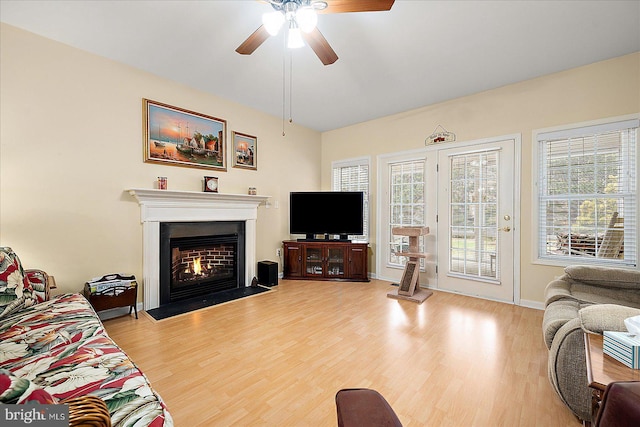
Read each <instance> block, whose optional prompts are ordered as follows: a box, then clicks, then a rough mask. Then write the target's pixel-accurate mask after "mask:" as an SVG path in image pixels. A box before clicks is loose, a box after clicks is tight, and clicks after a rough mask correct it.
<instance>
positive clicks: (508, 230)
mask: <svg viewBox="0 0 640 427" xmlns="http://www.w3.org/2000/svg"><path fill="white" fill-rule="evenodd" d="M499 230H500V231H504V232H506V233H508V232H510V231H511V227H509V226H508V225H507V226H505V227H502V228H500V229H499Z"/></svg>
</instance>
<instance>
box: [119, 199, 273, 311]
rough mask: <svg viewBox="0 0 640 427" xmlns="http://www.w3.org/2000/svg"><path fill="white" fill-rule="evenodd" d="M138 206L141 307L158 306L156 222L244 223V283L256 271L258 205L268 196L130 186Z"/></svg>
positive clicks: (158, 231) (158, 241)
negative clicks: (140, 227) (141, 261)
mask: <svg viewBox="0 0 640 427" xmlns="http://www.w3.org/2000/svg"><path fill="white" fill-rule="evenodd" d="M127 191H128V192H129V194H131V195H132V196H133V197H135V198H136V200H137V201H138V203H139V205H140V222H141V223H142V240H143V243H142V260H143V263H142V273H143V286H144V297H143V305H144V309H145V310H149V309H152V308H156V307H158V306H159V305H160V257H159V253H160V223H161V222H186V221H191V222H197V221H244V222H245V238H246V243H245V248H246V253H245V284H247V285H248V284H249V283H251V279H252V278H253V277H254V276H255V270H256V219H257V217H258V206H259V205H260V204H261V203H262V202H264V201H266V200H267V199H268V198H269V196H254V195H248V194H223V193H206V192H198V191H170V190H153V189H141V188H133V189H130V190H127Z"/></svg>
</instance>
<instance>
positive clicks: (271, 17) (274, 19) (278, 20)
mask: <svg viewBox="0 0 640 427" xmlns="http://www.w3.org/2000/svg"><path fill="white" fill-rule="evenodd" d="M284 21H285V19H284V15H283V14H282V12H279V11H273V12H269V13H264V14H263V15H262V25H264V28H265V30H267V33H269V35H271V36H276V35H278V32H279V31H280V28H281V27H282V24H284Z"/></svg>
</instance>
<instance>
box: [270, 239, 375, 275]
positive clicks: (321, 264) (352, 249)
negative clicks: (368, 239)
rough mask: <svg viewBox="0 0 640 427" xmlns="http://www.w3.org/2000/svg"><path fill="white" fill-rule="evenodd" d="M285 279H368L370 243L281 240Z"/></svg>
mask: <svg viewBox="0 0 640 427" xmlns="http://www.w3.org/2000/svg"><path fill="white" fill-rule="evenodd" d="M282 244H283V246H284V274H283V277H284V278H285V279H298V280H300V279H306V280H346V281H353V282H368V281H369V275H368V271H369V269H368V259H369V254H368V248H369V244H368V243H351V242H348V241H331V240H314V241H294V240H286V241H284V242H282Z"/></svg>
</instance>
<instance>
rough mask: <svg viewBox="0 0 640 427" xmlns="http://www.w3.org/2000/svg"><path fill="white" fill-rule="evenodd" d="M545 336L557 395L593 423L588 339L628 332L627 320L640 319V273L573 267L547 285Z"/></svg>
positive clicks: (549, 373)
mask: <svg viewBox="0 0 640 427" xmlns="http://www.w3.org/2000/svg"><path fill="white" fill-rule="evenodd" d="M545 300H546V308H545V313H544V319H543V324H542V328H543V336H544V340H545V344H546V345H547V348H548V349H549V359H548V376H549V380H550V382H551V385H552V386H553V388H554V390H555V391H556V393H557V394H558V396H559V397H560V399H561V400H562V401H563V402H564V403H565V405H567V407H568V408H569V409H570V410H571V411H572V412H573V413H574V414H575V415H576V416H577V417H578V418H580V419H581V420H585V421H592V420H591V391H590V389H589V386H588V383H587V368H586V354H585V348H584V333H585V332H590V333H596V334H602V332H603V331H605V330H607V331H626V328H625V326H624V319H625V318H627V317H631V316H637V315H640V271H636V270H624V269H617V268H604V267H594V266H569V267H566V268H565V274H564V275H562V276H561V277H559V278H558V279H556V280H554V281H552V282H551V283H549V284H548V285H547V288H546V291H545Z"/></svg>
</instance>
